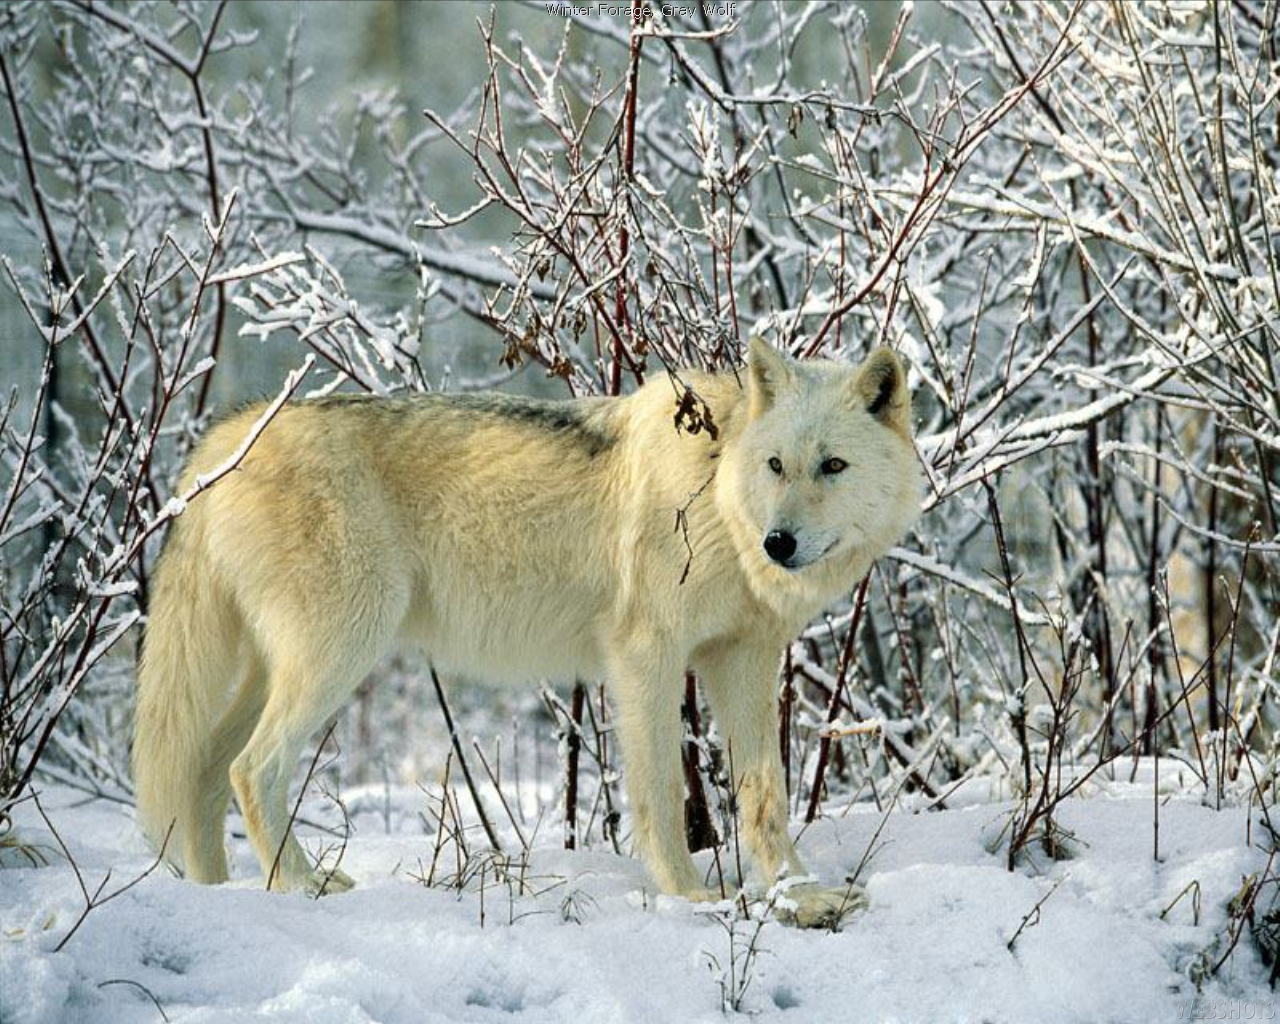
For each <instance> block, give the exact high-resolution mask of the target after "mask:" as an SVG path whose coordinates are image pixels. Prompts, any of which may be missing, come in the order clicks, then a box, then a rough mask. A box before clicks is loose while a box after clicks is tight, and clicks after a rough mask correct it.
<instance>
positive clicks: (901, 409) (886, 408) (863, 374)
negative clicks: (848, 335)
mask: <svg viewBox="0 0 1280 1024" xmlns="http://www.w3.org/2000/svg"><path fill="white" fill-rule="evenodd" d="M853 394H854V402H855V404H856V405H857V406H858V407H859V408H862V409H866V410H867V412H869V413H871V415H872V416H874V417H875V418H876V419H878V420H879V421H880V422H881V423H883V424H884V425H885V426H886V427H891V428H892V429H894V430H896V431H898V432H899V433H900V434H903V435H904V436H906V437H910V436H911V393H910V392H909V391H908V390H907V375H906V372H905V371H904V370H903V369H902V363H901V362H900V361H899V360H898V357H897V356H896V355H895V354H894V353H893V350H892V349H888V348H883V347H882V348H878V349H876V350H875V351H873V352H872V353H871V355H869V356H867V359H866V361H865V362H864V363H863V364H862V365H861V366H860V367H858V369H857V371H856V372H855V373H854V376H853Z"/></svg>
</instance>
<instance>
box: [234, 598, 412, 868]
mask: <svg viewBox="0 0 1280 1024" xmlns="http://www.w3.org/2000/svg"><path fill="white" fill-rule="evenodd" d="M380 585H381V586H382V587H383V592H382V593H381V594H380V595H378V597H379V598H380V600H369V601H367V602H365V603H362V604H353V605H348V606H347V610H346V611H344V612H342V613H341V614H335V615H333V616H332V617H331V618H330V617H328V616H326V618H330V621H329V622H326V623H325V626H326V627H328V628H320V629H317V628H316V626H314V625H313V626H310V627H309V628H305V629H304V628H298V627H297V625H296V623H282V622H279V621H277V622H275V623H273V627H274V628H272V629H271V630H270V631H269V632H265V633H264V636H265V638H266V639H267V640H268V641H274V649H271V650H268V651H267V652H266V660H267V663H268V665H269V666H270V667H269V669H268V682H267V697H266V703H265V706H264V707H263V710H262V715H261V717H260V718H259V719H258V722H257V724H256V726H255V727H254V729H253V732H252V734H251V735H250V736H249V739H248V742H247V743H246V744H245V746H244V749H243V750H242V751H240V753H239V754H238V755H236V757H235V759H234V760H233V761H232V762H231V773H230V774H231V784H232V786H233V788H234V789H235V794H236V802H237V803H238V804H239V806H240V813H241V814H242V815H243V817H244V823H245V829H246V831H247V832H248V834H249V841H250V843H251V844H252V845H253V849H254V853H255V854H257V857H258V862H259V864H260V865H261V866H262V874H263V876H264V878H266V880H267V884H268V887H269V888H271V889H277V890H283V891H289V890H296V889H303V890H308V891H311V892H320V891H323V892H327V893H334V892H341V891H343V890H344V889H349V888H351V886H352V884H354V883H352V881H351V879H350V878H348V877H347V876H346V875H345V874H343V873H342V872H338V871H333V872H330V871H320V870H315V869H313V867H312V865H311V862H310V859H309V858H308V856H307V854H306V852H305V851H304V850H303V848H302V846H301V844H300V843H299V842H298V840H297V837H296V836H295V835H294V832H293V827H292V822H291V820H290V818H291V816H290V805H289V784H290V782H291V781H292V778H293V774H294V771H295V769H296V768H297V766H298V762H299V759H300V757H301V755H302V751H303V748H304V746H305V745H306V743H307V741H308V740H309V739H310V738H311V737H312V736H313V735H314V734H315V733H316V732H317V731H318V730H319V728H320V727H321V726H322V725H323V724H324V722H325V721H326V720H327V719H328V718H329V717H330V716H331V715H333V714H334V713H335V712H336V711H337V710H338V709H339V708H340V707H341V706H342V705H343V703H344V702H345V701H346V699H347V698H348V697H349V696H350V695H351V693H352V691H354V690H355V688H356V687H357V686H358V685H359V684H360V682H361V681H362V680H363V679H364V678H365V676H367V675H368V674H369V673H370V672H371V671H372V670H373V668H374V666H375V665H376V664H377V661H378V659H379V657H380V656H381V655H382V654H383V652H384V651H385V650H386V648H387V647H388V646H389V644H390V641H391V638H392V636H393V634H394V631H395V629H396V628H397V627H398V625H399V622H400V619H401V618H402V617H403V613H404V607H403V606H404V604H405V603H407V597H405V596H404V595H400V597H399V599H397V596H396V591H395V588H394V587H393V586H388V585H386V581H385V580H384V581H381V583H380ZM290 618H293V616H290ZM264 646H270V644H269V643H268V644H264Z"/></svg>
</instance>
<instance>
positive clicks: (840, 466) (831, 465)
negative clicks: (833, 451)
mask: <svg viewBox="0 0 1280 1024" xmlns="http://www.w3.org/2000/svg"><path fill="white" fill-rule="evenodd" d="M848 468H849V463H847V462H845V461H844V459H825V460H824V461H823V463H822V472H823V473H825V474H826V475H827V476H835V475H836V474H837V473H843V472H844V471H845V470H846V469H848Z"/></svg>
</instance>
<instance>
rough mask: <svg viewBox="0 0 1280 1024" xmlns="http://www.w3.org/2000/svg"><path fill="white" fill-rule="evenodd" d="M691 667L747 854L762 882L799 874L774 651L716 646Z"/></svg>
mask: <svg viewBox="0 0 1280 1024" xmlns="http://www.w3.org/2000/svg"><path fill="white" fill-rule="evenodd" d="M694 668H695V669H696V670H697V671H698V673H699V674H700V675H701V677H702V685H703V688H704V689H705V691H706V694H707V699H708V700H710V702H711V710H712V713H713V714H714V715H715V717H716V722H717V723H718V724H719V726H720V732H721V733H722V735H723V736H724V737H725V740H726V744H727V756H728V759H729V761H730V763H731V764H732V766H733V788H734V792H735V793H736V795H737V804H738V808H739V811H740V814H741V821H740V825H739V827H740V828H741V830H742V839H743V842H744V843H745V844H746V847H747V852H748V853H750V854H751V857H752V859H753V860H754V861H755V864H756V868H757V870H758V871H759V872H760V874H761V875H763V876H764V878H765V879H766V880H767V881H770V882H772V881H773V880H774V879H776V878H778V877H780V876H782V875H802V874H804V873H805V869H804V864H803V863H801V860H800V855H799V854H798V853H796V848H795V844H794V843H792V842H791V837H790V836H789V835H788V834H787V787H786V779H785V778H784V777H783V774H782V754H781V751H780V750H779V747H778V699H777V694H778V650H777V648H775V647H774V646H772V645H769V644H760V643H750V642H740V643H736V644H725V645H722V646H718V647H717V648H715V649H714V650H713V651H711V652H710V653H709V654H708V655H707V656H705V657H703V658H700V659H699V661H698V662H697V663H696V664H695V665H694Z"/></svg>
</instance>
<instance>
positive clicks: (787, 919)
mask: <svg viewBox="0 0 1280 1024" xmlns="http://www.w3.org/2000/svg"><path fill="white" fill-rule="evenodd" d="M870 902H871V901H870V900H869V899H868V898H867V891H866V890H865V889H864V888H862V886H860V885H846V886H844V887H843V888H839V889H826V888H823V887H822V886H820V885H813V884H811V883H804V884H801V885H793V886H791V887H790V888H788V889H787V890H786V891H785V892H783V893H782V895H781V896H779V897H778V902H777V915H778V919H779V920H781V921H783V922H784V923H786V924H794V925H795V926H796V927H797V928H829V929H830V930H831V931H839V930H840V928H841V927H842V926H843V924H844V922H845V921H846V920H848V919H849V918H850V917H852V916H853V915H854V914H856V913H857V912H858V911H860V910H866V909H867V907H868V906H869V905H870Z"/></svg>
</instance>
